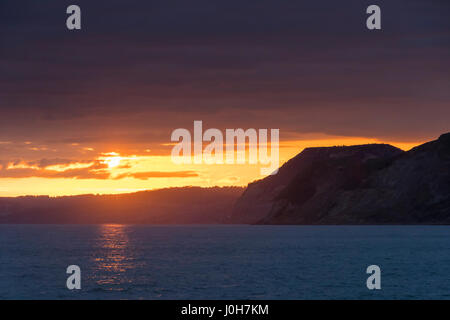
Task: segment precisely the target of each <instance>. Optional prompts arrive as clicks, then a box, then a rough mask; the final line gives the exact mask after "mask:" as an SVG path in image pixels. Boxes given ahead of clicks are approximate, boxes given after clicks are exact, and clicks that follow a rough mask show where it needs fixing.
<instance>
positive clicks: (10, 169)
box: [0, 0, 450, 196]
mask: <svg viewBox="0 0 450 320" xmlns="http://www.w3.org/2000/svg"><path fill="white" fill-rule="evenodd" d="M71 4H77V5H78V6H80V8H81V12H82V29H81V30H76V31H69V30H67V28H66V19H67V17H68V15H67V14H66V8H67V7H68V6H69V5H71ZM371 4H377V5H378V6H380V8H381V21H382V29H381V30H373V31H370V30H368V29H367V28H366V19H367V17H368V15H367V14H366V12H365V11H366V8H367V7H368V6H369V5H371ZM449 17H450V2H449V1H447V0H442V1H441V0H420V1H419V0H404V1H403V0H389V1H381V0H377V1H364V0H342V1H333V0H326V1H325V0H316V1H275V0H246V1H237V0H227V1H218V0H193V1H185V0H175V1H173V0H164V1H151V0H145V1H144V0H140V1H137V0H127V1H125V0H108V1H86V0H76V1H65V0H45V1H35V0H27V1H25V0H2V1H1V2H0V196H18V195H29V194H33V195H52V196H55V195H71V194H85V193H121V192H133V191H138V190H145V189H154V188H162V187H173V186H185V185H200V186H215V185H220V186H226V185H239V186H245V185H246V184H247V183H248V182H251V181H253V180H255V179H259V178H262V176H261V174H260V170H259V167H258V166H255V165H249V164H247V165H194V164H192V165H176V164H174V163H173V162H172V161H171V158H170V153H171V150H172V147H173V144H172V143H171V141H170V137H171V133H172V131H173V130H175V129H177V128H186V129H189V130H192V129H193V122H194V121H195V120H202V121H203V126H204V127H205V129H206V128H219V129H220V130H225V129H227V128H243V129H247V128H255V129H270V128H278V129H280V162H281V163H283V162H284V161H286V160H288V159H289V158H291V157H293V156H295V155H296V154H297V153H299V152H300V151H301V150H302V149H303V148H305V147H309V146H329V145H351V144H363V143H374V142H379V143H390V144H393V145H395V146H397V147H400V148H402V149H404V150H407V149H409V148H411V147H413V146H415V145H417V144H420V143H422V142H425V141H428V140H433V139H435V138H437V137H438V136H439V135H440V134H442V133H444V132H448V131H450V125H449V120H448V119H450V108H449V106H450V77H449V74H450V19H449Z"/></svg>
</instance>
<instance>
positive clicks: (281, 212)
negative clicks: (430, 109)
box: [232, 134, 450, 224]
mask: <svg viewBox="0 0 450 320" xmlns="http://www.w3.org/2000/svg"><path fill="white" fill-rule="evenodd" d="M449 150H450V134H447V135H443V136H441V137H440V138H439V139H438V140H436V141H432V142H429V143H426V144H424V145H421V146H419V147H416V148H414V149H413V150H411V151H409V152H403V151H401V150H399V149H397V148H394V147H392V146H389V145H383V144H373V145H361V146H351V147H330V148H310V149H305V150H304V151H303V152H301V153H300V154H299V155H297V156H296V157H295V158H293V159H291V160H290V161H288V162H287V163H286V164H285V165H284V166H282V167H281V168H280V170H279V173H278V174H277V175H275V176H270V177H268V178H265V179H263V180H260V181H257V182H255V183H252V184H250V185H249V186H248V188H247V190H246V191H245V192H244V194H243V195H242V196H241V198H240V199H239V200H238V201H237V203H236V205H235V207H234V211H233V216H232V219H233V222H237V223H266V224H388V223H389V224H390V223H392V224H400V223H406V224H415V223H449V222H450V202H449V201H450V174H449V168H450V151H449Z"/></svg>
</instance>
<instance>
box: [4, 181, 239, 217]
mask: <svg viewBox="0 0 450 320" xmlns="http://www.w3.org/2000/svg"><path fill="white" fill-rule="evenodd" d="M242 191H243V188H238V187H225V188H219V187H215V188H199V187H185V188H168V189H160V190H151V191H142V192H137V193H130V194H119V195H82V196H67V197H56V198H54V197H53V198H52V197H46V196H37V197H33V196H28V197H17V198H0V223H18V224H21V223H30V224H34V223H39V224H45V223H48V224H97V223H122V224H202V223H210V224H216V223H223V222H225V220H226V219H227V218H229V217H228V216H229V214H230V212H231V211H232V207H233V204H234V202H235V201H236V199H237V198H238V197H239V196H240V195H241V194H242Z"/></svg>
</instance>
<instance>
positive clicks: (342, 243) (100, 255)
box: [0, 225, 450, 299]
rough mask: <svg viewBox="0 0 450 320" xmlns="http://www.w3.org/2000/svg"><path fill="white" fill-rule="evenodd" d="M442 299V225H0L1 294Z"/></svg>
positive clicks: (448, 248)
mask: <svg viewBox="0 0 450 320" xmlns="http://www.w3.org/2000/svg"><path fill="white" fill-rule="evenodd" d="M73 264H75V265H78V266H80V268H81V278H82V281H81V283H82V284H81V285H82V288H81V290H73V291H70V290H68V289H67V288H66V279H67V277H68V276H69V275H68V274H66V268H67V266H69V265H73ZM372 264H376V265H379V266H380V268H381V287H382V288H381V290H368V289H367V287H366V279H367V277H368V276H369V275H367V274H366V268H367V266H369V265H372ZM449 298H450V227H447V226H133V225H87V226H79V225H0V299H449Z"/></svg>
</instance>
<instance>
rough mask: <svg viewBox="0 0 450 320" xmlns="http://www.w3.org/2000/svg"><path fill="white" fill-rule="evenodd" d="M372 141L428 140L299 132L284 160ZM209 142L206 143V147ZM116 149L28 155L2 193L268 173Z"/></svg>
mask: <svg viewBox="0 0 450 320" xmlns="http://www.w3.org/2000/svg"><path fill="white" fill-rule="evenodd" d="M368 143H388V144H391V145H393V146H396V147H399V148H401V149H403V150H409V149H411V148H412V147H414V146H416V145H419V144H421V143H422V142H417V143H413V142H392V141H380V140H378V139H374V138H364V137H341V136H327V135H319V134H315V135H308V136H303V137H295V138H294V139H290V140H284V141H280V146H279V147H280V149H279V156H280V159H279V160H280V162H279V166H282V165H283V164H284V163H285V162H286V161H287V160H289V159H291V158H292V157H294V156H296V155H297V154H298V153H300V152H301V151H302V150H303V149H305V148H307V147H329V146H342V145H347V146H349V145H356V144H368ZM206 145H207V144H206V143H205V144H204V147H205V146H206ZM99 149H101V148H97V147H96V150H99ZM111 149H112V150H114V152H112V151H111ZM111 149H109V150H105V151H104V152H99V153H98V154H97V156H93V157H92V158H91V159H84V160H83V159H78V160H76V159H73V158H72V159H71V158H68V159H67V162H65V161H61V163H49V164H45V163H44V164H45V166H41V165H42V164H40V162H39V161H38V160H37V159H34V161H31V162H27V161H25V160H23V161H22V162H19V163H13V162H11V163H8V164H6V165H5V166H4V168H3V177H0V197H1V196H6V197H8V196H25V195H49V196H64V195H79V194H119V193H129V192H137V191H142V190H151V189H160V188H170V187H184V186H200V187H213V186H220V187H224V186H243V187H245V186H246V185H247V184H248V183H250V182H252V181H255V180H258V179H262V178H264V176H262V175H261V174H260V166H259V165H253V164H248V161H247V162H246V163H245V164H188V165H187V164H183V165H177V164H175V163H173V162H172V160H171V156H170V153H169V154H164V155H161V154H154V155H152V154H148V152H147V151H146V152H145V153H139V152H137V153H134V155H133V153H130V152H129V150H127V149H124V148H123V146H122V148H120V147H116V148H115V149H113V148H111ZM142 150H146V149H145V148H143V149H142ZM133 152H136V150H133ZM61 158H63V157H61ZM50 160H52V159H50ZM53 160H64V159H53ZM48 162H51V161H48ZM56 162H58V161H56Z"/></svg>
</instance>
